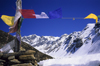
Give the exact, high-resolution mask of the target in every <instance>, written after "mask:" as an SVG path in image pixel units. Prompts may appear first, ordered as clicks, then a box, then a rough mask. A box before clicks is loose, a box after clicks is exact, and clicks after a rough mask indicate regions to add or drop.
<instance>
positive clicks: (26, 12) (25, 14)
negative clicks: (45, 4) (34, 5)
mask: <svg viewBox="0 0 100 66" xmlns="http://www.w3.org/2000/svg"><path fill="white" fill-rule="evenodd" d="M20 12H21V14H22V15H23V17H24V18H36V16H34V15H33V14H35V12H34V10H29V9H21V10H20Z"/></svg>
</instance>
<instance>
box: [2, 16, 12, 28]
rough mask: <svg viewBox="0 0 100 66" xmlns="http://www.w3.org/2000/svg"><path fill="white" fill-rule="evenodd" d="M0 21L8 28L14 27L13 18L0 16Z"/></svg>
mask: <svg viewBox="0 0 100 66" xmlns="http://www.w3.org/2000/svg"><path fill="white" fill-rule="evenodd" d="M1 19H2V20H3V21H4V22H5V23H6V24H7V25H8V26H13V25H14V16H7V15H2V16H1Z"/></svg>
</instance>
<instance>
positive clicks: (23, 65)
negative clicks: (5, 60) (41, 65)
mask: <svg viewBox="0 0 100 66" xmlns="http://www.w3.org/2000/svg"><path fill="white" fill-rule="evenodd" d="M11 66H33V65H32V64H31V63H23V64H15V65H11Z"/></svg>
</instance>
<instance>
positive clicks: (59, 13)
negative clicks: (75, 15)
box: [49, 8, 62, 19]
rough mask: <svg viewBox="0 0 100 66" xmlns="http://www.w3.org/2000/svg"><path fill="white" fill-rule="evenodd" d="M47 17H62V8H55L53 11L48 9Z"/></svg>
mask: <svg viewBox="0 0 100 66" xmlns="http://www.w3.org/2000/svg"><path fill="white" fill-rule="evenodd" d="M49 18H50V19H55V18H62V8H59V9H56V10H54V11H50V12H49Z"/></svg>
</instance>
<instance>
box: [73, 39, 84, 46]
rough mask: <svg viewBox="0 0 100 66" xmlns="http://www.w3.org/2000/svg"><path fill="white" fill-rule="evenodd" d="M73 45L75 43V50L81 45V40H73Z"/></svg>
mask: <svg viewBox="0 0 100 66" xmlns="http://www.w3.org/2000/svg"><path fill="white" fill-rule="evenodd" d="M74 43H76V48H79V47H81V46H82V45H83V42H82V39H81V38H77V39H76V40H74Z"/></svg>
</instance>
